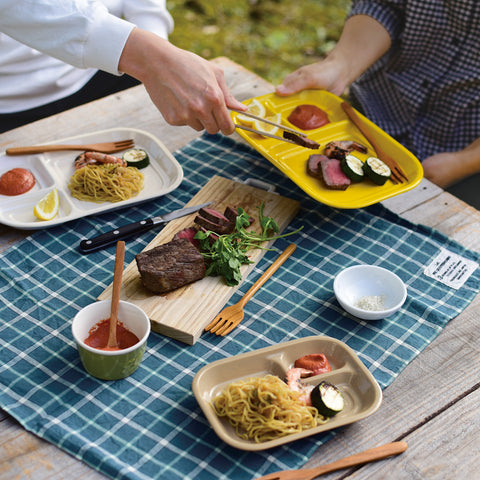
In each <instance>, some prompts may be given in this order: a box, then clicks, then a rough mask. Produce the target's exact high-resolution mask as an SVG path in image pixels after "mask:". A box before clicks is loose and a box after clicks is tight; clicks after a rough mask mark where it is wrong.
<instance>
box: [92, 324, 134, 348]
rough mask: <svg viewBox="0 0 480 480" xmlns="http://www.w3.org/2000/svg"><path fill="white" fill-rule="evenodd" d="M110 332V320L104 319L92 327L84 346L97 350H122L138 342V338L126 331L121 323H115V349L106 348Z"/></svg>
mask: <svg viewBox="0 0 480 480" xmlns="http://www.w3.org/2000/svg"><path fill="white" fill-rule="evenodd" d="M109 331H110V319H109V318H106V319H105V320H102V321H101V322H99V323H97V324H96V325H94V326H93V327H92V328H91V329H90V330H89V332H88V337H87V338H86V339H85V340H84V342H85V344H86V345H88V346H89V347H92V348H97V349H98V350H124V349H125V348H129V347H133V345H135V344H136V343H138V342H139V339H138V337H137V336H136V335H135V334H134V333H133V332H131V331H130V330H128V328H126V327H125V326H124V325H123V323H121V322H117V348H115V347H113V348H110V347H107V344H108V334H109Z"/></svg>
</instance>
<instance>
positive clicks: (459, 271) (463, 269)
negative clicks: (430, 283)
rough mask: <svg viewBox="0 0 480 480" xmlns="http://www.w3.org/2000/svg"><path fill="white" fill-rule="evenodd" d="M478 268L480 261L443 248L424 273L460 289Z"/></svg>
mask: <svg viewBox="0 0 480 480" xmlns="http://www.w3.org/2000/svg"><path fill="white" fill-rule="evenodd" d="M477 268H478V263H476V262H474V261H473V260H468V259H467V258H464V257H461V256H460V255H457V254H456V253H452V252H449V251H448V250H446V249H444V248H442V249H441V251H440V253H439V254H438V255H437V257H436V258H435V259H434V260H433V262H432V263H431V264H430V265H428V266H427V267H426V268H425V270H424V271H423V273H424V274H425V275H427V277H430V278H434V279H435V280H438V281H439V282H442V283H443V284H444V285H447V286H448V287H452V288H455V289H456V290H458V289H459V288H460V287H461V286H462V285H463V284H464V283H465V282H466V281H467V280H468V277H470V275H471V274H472V273H473V272H474V271H475V270H476V269H477Z"/></svg>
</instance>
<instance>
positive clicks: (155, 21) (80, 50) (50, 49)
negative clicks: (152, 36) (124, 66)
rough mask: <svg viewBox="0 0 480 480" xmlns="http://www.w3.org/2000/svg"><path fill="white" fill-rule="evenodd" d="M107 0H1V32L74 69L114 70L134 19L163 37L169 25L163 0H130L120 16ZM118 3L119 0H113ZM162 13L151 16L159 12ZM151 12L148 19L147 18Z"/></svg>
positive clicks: (113, 2)
mask: <svg viewBox="0 0 480 480" xmlns="http://www.w3.org/2000/svg"><path fill="white" fill-rule="evenodd" d="M108 3H110V2H109V1H106V2H101V1H97V0H76V1H75V0H0V31H1V32H3V33H5V34H7V35H9V36H10V37H12V38H14V39H15V40H17V41H19V42H21V43H24V44H25V45H28V46H30V47H32V48H35V49H36V50H39V51H41V52H43V53H46V54H48V55H50V56H52V57H55V58H58V59H60V60H62V61H64V62H66V63H69V64H70V65H73V66H75V67H78V68H96V69H99V70H104V71H106V72H109V73H113V74H115V75H118V74H119V73H120V72H119V71H118V62H119V59H120V56H121V54H122V51H123V48H124V46H125V43H126V41H127V39H128V36H129V35H130V33H131V31H132V30H133V29H134V28H135V23H134V22H137V24H138V26H139V27H140V28H144V29H149V26H151V27H152V30H151V31H154V33H157V34H159V35H161V36H163V37H165V36H166V35H168V33H169V31H171V29H172V27H173V21H172V20H171V17H170V15H169V14H168V12H167V11H166V8H165V2H164V1H163V0H161V1H154V0H137V1H135V0H129V1H125V2H120V3H121V4H123V7H124V12H123V14H124V17H125V18H129V19H131V20H130V21H128V20H125V19H121V18H119V17H117V16H116V15H114V14H112V13H109V11H108V9H107V6H106V4H108ZM111 3H112V4H115V5H114V6H115V7H118V3H119V2H118V1H117V2H115V1H112V2H111ZM159 9H160V11H161V12H160V13H161V15H160V16H158V15H157V17H156V18H153V16H154V14H158V12H159ZM150 15H151V16H152V18H150Z"/></svg>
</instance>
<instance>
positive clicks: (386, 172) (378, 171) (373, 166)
mask: <svg viewBox="0 0 480 480" xmlns="http://www.w3.org/2000/svg"><path fill="white" fill-rule="evenodd" d="M363 170H364V172H365V175H367V177H368V178H370V180H372V182H373V183H376V184H377V185H384V184H385V182H386V181H387V180H388V179H389V178H390V175H391V174H392V171H391V170H390V168H388V167H387V165H385V163H383V162H382V161H381V160H380V159H378V158H376V157H369V158H367V159H366V160H365V163H364V164H363Z"/></svg>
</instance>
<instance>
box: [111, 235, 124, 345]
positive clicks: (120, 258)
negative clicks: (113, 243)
mask: <svg viewBox="0 0 480 480" xmlns="http://www.w3.org/2000/svg"><path fill="white" fill-rule="evenodd" d="M124 259H125V242H123V241H119V242H117V251H116V254H115V269H114V271H113V292H112V307H111V310H110V331H109V333H108V343H107V347H108V348H117V347H118V345H117V322H118V305H119V303H120V289H121V287H122V275H123V262H124Z"/></svg>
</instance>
